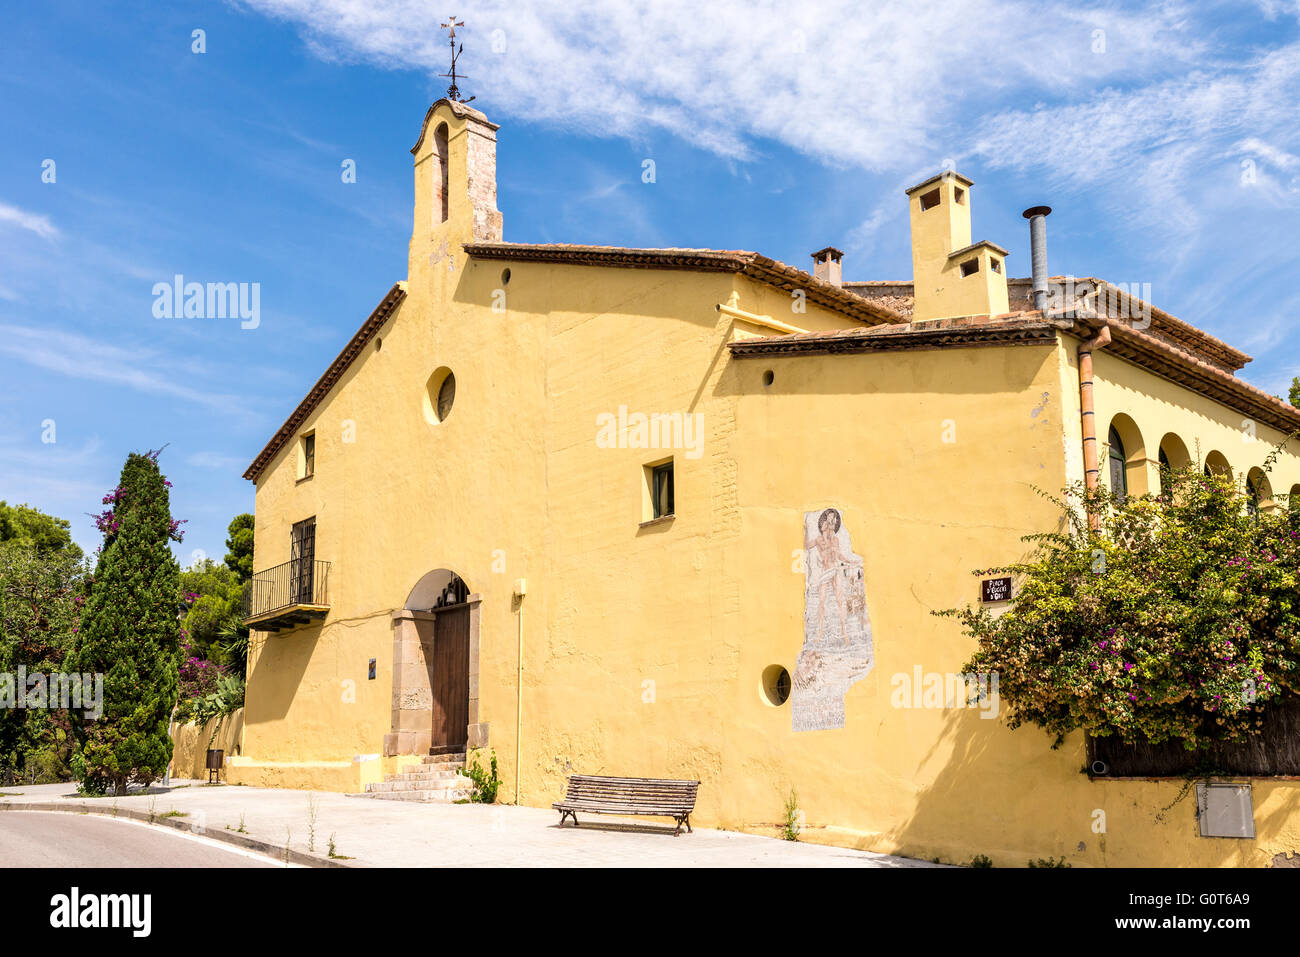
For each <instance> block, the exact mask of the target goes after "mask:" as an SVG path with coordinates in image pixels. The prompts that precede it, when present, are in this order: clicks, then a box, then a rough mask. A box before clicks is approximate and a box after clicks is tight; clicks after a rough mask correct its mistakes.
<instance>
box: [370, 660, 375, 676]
mask: <svg viewBox="0 0 1300 957" xmlns="http://www.w3.org/2000/svg"><path fill="white" fill-rule="evenodd" d="M370 680H371V681H374V680H375V659H374V658H371V659H370Z"/></svg>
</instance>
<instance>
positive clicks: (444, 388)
mask: <svg viewBox="0 0 1300 957" xmlns="http://www.w3.org/2000/svg"><path fill="white" fill-rule="evenodd" d="M455 401H456V376H455V375H453V374H452V373H450V372H448V373H447V378H445V379H443V380H442V385H440V386H438V421H439V422H445V421H447V416H449V415H451V406H452V403H453V402H455Z"/></svg>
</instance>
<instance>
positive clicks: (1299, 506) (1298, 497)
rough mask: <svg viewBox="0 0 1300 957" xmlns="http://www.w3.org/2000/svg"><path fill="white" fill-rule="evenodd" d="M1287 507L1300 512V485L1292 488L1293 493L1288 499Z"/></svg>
mask: <svg viewBox="0 0 1300 957" xmlns="http://www.w3.org/2000/svg"><path fill="white" fill-rule="evenodd" d="M1286 507H1287V508H1288V509H1290V510H1292V511H1300V485H1292V486H1291V492H1290V494H1289V495H1287V497H1286Z"/></svg>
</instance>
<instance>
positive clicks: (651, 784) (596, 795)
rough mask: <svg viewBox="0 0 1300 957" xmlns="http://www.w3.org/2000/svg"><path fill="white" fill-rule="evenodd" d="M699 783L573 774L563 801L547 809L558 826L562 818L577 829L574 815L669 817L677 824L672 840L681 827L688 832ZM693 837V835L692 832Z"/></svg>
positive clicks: (561, 822)
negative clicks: (552, 810) (554, 812)
mask: <svg viewBox="0 0 1300 957" xmlns="http://www.w3.org/2000/svg"><path fill="white" fill-rule="evenodd" d="M699 789H700V782H699V781H675V780H671V779H666V778H611V777H602V776H599V775H593V774H574V775H571V776H570V777H569V788H568V791H567V792H566V793H565V795H564V800H563V801H557V802H556V803H554V804H552V805H551V807H553V808H555V810H557V811H559V812H560V824H563V823H564V819H565V818H566V817H570V818H573V826H574V827H577V826H578V813H577V812H578V811H582V812H584V813H591V814H648V815H653V816H655V817H670V818H672V819H673V820H675V821H676V822H677V829H676V830H675V831H673V836H676V835H678V834H681V833H682V825H683V824H685V825H686V830H688V831H690V830H691V812H692V811H694V810H695V795H696V792H697V791H699ZM692 833H693V832H692Z"/></svg>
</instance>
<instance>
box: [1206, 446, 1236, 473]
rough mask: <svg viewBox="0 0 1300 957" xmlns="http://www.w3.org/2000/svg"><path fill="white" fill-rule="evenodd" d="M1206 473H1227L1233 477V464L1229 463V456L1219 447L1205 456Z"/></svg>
mask: <svg viewBox="0 0 1300 957" xmlns="http://www.w3.org/2000/svg"><path fill="white" fill-rule="evenodd" d="M1204 471H1205V474H1206V475H1207V476H1208V475H1226V476H1228V478H1231V477H1232V466H1231V465H1230V464H1229V463H1228V457H1227V456H1226V455H1224V454H1223V453H1222V452H1220V451H1218V450H1217V449H1216V450H1215V451H1213V452H1210V453H1208V454H1207V455H1206V456H1205V469H1204Z"/></svg>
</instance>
